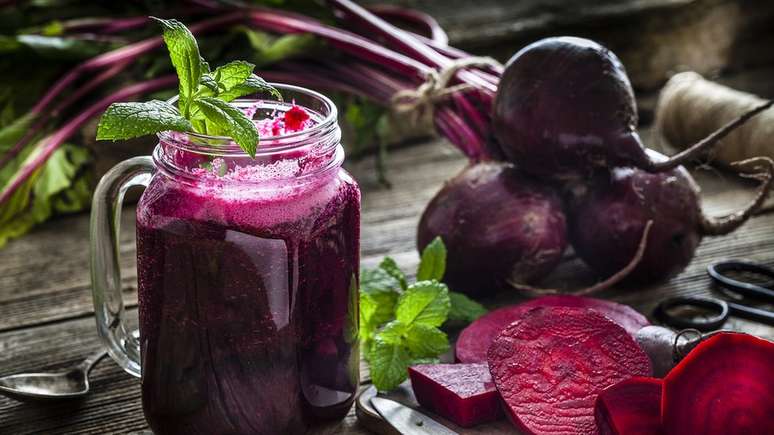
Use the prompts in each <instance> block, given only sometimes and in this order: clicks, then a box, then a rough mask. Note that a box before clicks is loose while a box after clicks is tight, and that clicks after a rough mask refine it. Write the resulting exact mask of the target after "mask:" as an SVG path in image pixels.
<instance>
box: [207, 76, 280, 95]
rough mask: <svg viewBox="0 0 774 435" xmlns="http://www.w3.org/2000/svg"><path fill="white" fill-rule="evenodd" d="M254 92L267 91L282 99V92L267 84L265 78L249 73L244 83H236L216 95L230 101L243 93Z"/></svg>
mask: <svg viewBox="0 0 774 435" xmlns="http://www.w3.org/2000/svg"><path fill="white" fill-rule="evenodd" d="M256 93H267V94H270V95H271V96H273V97H275V98H277V99H278V100H280V101H282V94H280V92H279V91H278V90H277V88H275V87H274V86H272V85H270V84H268V83H267V82H266V80H264V79H262V78H260V77H258V76H257V75H255V74H251V75H250V77H248V78H247V80H245V81H244V83H241V84H238V85H236V86H234V87H233V88H231V89H229V90H226V91H222V92H221V93H220V94H219V95H218V98H220V99H221V100H223V101H231V100H234V99H236V98H239V97H242V96H245V95H250V94H256Z"/></svg>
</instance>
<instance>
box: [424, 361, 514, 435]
mask: <svg viewBox="0 0 774 435" xmlns="http://www.w3.org/2000/svg"><path fill="white" fill-rule="evenodd" d="M409 377H410V378H411V388H412V389H413V390H414V395H415V396H416V398H417V402H419V404H420V405H422V406H424V407H425V408H427V409H429V410H431V411H433V412H435V413H436V414H439V415H441V416H443V417H446V418H448V419H449V420H451V421H453V422H454V423H455V424H457V425H459V426H462V427H472V426H475V425H477V424H481V423H486V422H490V421H495V420H498V419H500V418H502V416H503V412H502V407H501V406H500V394H499V393H498V392H497V390H496V389H495V386H494V383H493V382H492V377H491V375H490V374H489V368H488V367H487V365H486V364H419V365H415V366H412V367H409Z"/></svg>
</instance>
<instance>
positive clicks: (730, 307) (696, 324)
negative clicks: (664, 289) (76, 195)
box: [655, 296, 774, 332]
mask: <svg viewBox="0 0 774 435" xmlns="http://www.w3.org/2000/svg"><path fill="white" fill-rule="evenodd" d="M675 307H697V308H706V309H709V310H711V311H712V312H714V313H717V314H715V315H714V316H711V317H710V318H708V319H694V318H691V317H682V316H679V315H674V314H672V313H670V312H669V310H671V309H673V308H675ZM655 314H656V317H658V318H659V320H661V321H662V322H664V323H666V324H667V325H670V326H674V327H675V328H681V329H686V328H693V329H698V330H699V331H704V332H706V331H713V330H715V329H720V327H721V326H723V324H724V323H725V322H726V320H728V317H729V316H731V315H733V316H736V317H742V318H745V319H748V320H755V321H757V322H761V323H765V324H767V325H774V312H771V311H767V310H763V309H760V308H755V307H749V306H747V305H742V304H737V303H734V302H726V301H724V300H722V299H717V298H700V297H687V296H678V297H674V298H669V299H665V300H663V301H661V303H660V304H658V306H657V307H656V311H655Z"/></svg>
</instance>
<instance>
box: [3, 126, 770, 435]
mask: <svg viewBox="0 0 774 435" xmlns="http://www.w3.org/2000/svg"><path fill="white" fill-rule="evenodd" d="M464 165H465V161H464V159H463V158H462V157H461V156H460V155H459V154H458V153H457V152H456V151H454V150H453V149H451V148H450V147H449V146H448V145H447V144H446V143H445V142H443V141H431V142H429V143H426V144H423V145H421V146H413V147H408V148H403V149H399V150H394V151H393V152H392V153H391V154H390V157H389V168H390V172H389V176H390V179H391V181H392V182H393V187H392V189H386V188H384V187H381V186H379V184H378V183H377V181H376V177H375V172H374V169H373V162H372V161H371V160H370V159H367V160H363V161H360V162H357V163H354V164H351V165H349V169H350V170H351V172H352V173H353V174H354V175H355V176H356V178H357V179H358V180H359V182H360V184H361V187H362V189H363V192H364V194H363V233H362V248H363V249H362V252H363V258H362V260H363V265H365V266H373V265H374V264H376V263H377V262H378V261H379V260H380V259H381V257H382V256H384V255H387V254H389V255H391V256H393V257H394V258H395V259H396V260H397V262H398V263H399V264H400V265H401V267H403V268H404V269H405V270H406V271H408V272H413V271H414V270H415V268H416V265H417V262H418V255H417V253H416V251H415V247H414V243H415V240H414V238H415V228H416V223H417V221H418V218H419V215H420V214H421V212H422V209H423V207H424V205H425V204H426V203H427V201H428V200H429V199H430V198H431V197H432V196H433V194H434V193H435V192H436V191H437V190H438V188H439V187H440V186H441V184H442V183H443V181H444V180H445V179H446V178H448V177H450V176H451V175H453V174H455V173H456V172H457V171H459V170H460V169H461V168H462V167H463V166H464ZM697 175H698V178H699V181H700V183H701V184H702V185H703V187H704V190H705V208H706V209H707V210H708V211H709V212H712V213H725V212H728V211H729V210H731V209H733V208H734V207H737V206H738V205H739V204H742V203H743V202H744V201H745V200H746V199H747V198H749V195H750V192H751V190H752V188H751V186H750V185H747V184H741V183H739V182H737V181H736V180H734V178H733V177H732V176H730V175H727V174H717V173H714V172H711V171H698V172H697ZM133 222H134V219H133V212H132V210H130V209H127V211H126V212H125V214H124V226H123V231H122V235H121V249H120V250H121V253H122V256H123V260H124V263H123V268H122V271H123V282H124V294H125V300H126V302H127V303H128V304H129V305H130V306H135V305H136V301H135V298H136V284H135V279H136V272H135V271H134V260H133V259H132V257H133V255H134V232H133ZM87 240H88V216H87V215H76V216H70V217H66V218H62V219H58V220H56V221H52V222H49V223H48V224H45V225H43V226H42V227H40V228H39V229H37V230H36V231H35V232H33V233H32V234H30V235H29V236H26V237H24V238H22V239H19V240H16V241H13V242H11V243H10V244H9V245H8V246H7V248H5V249H3V250H0V373H1V374H10V373H15V372H19V371H28V370H38V369H58V368H62V367H65V366H67V365H68V364H72V363H75V362H77V361H79V360H80V359H81V358H83V357H84V356H86V355H88V354H89V353H90V352H91V351H93V350H94V349H96V348H98V346H99V343H98V339H97V335H96V331H95V326H94V319H93V316H92V310H93V309H92V303H91V294H90V285H89V272H88V258H87V255H88V252H87V249H88V244H87ZM722 257H745V258H752V259H756V260H758V261H761V262H763V263H766V264H769V265H773V266H774V214H769V215H764V216H761V217H758V218H756V219H753V220H752V221H751V222H749V223H748V224H747V225H746V226H745V227H744V228H742V229H741V230H740V231H738V232H736V233H734V234H732V235H729V236H726V237H718V238H712V239H705V241H704V243H703V244H702V245H701V247H700V248H699V251H698V254H697V257H696V259H695V260H694V262H693V263H692V264H691V266H690V267H689V268H688V270H686V271H685V272H684V273H683V274H681V275H680V276H678V277H676V278H675V279H673V280H671V281H669V282H668V283H666V284H663V285H659V286H656V287H654V288H650V289H637V290H631V289H629V290H613V291H610V292H608V293H607V294H604V295H603V296H605V297H609V298H611V299H615V300H618V301H621V302H624V303H628V304H631V305H632V306H634V307H635V308H637V309H639V310H641V311H642V312H643V313H646V314H649V313H650V312H651V310H652V308H653V306H654V305H655V303H656V302H657V301H658V300H660V299H661V298H663V297H666V296H668V295H702V294H708V293H709V292H710V288H709V280H708V279H707V277H706V276H705V273H704V268H705V267H706V265H707V263H708V262H709V261H711V260H714V259H718V258H722ZM595 279H596V278H595V277H593V276H592V275H591V274H590V273H589V272H588V270H587V269H586V268H585V267H584V266H583V264H581V262H580V261H578V260H574V259H572V255H568V260H567V261H566V262H564V263H563V264H562V265H561V266H560V267H559V268H558V269H557V271H556V272H555V273H554V274H553V275H552V276H551V278H550V279H549V280H548V281H547V282H546V283H544V284H545V285H546V286H556V287H563V288H575V287H578V286H582V285H584V284H585V283H588V282H593V281H594V280H595ZM517 299H519V295H518V294H516V293H515V292H505V293H504V294H501V295H500V296H499V297H497V298H495V299H492V300H489V301H486V302H487V303H488V304H489V305H491V306H497V305H503V304H506V303H512V302H513V301H515V300H517ZM727 326H729V327H732V328H735V329H739V330H745V331H749V332H752V333H756V334H758V335H762V336H767V337H769V338H774V329H772V328H768V327H762V326H760V325H758V324H755V323H751V322H743V321H740V320H737V319H734V321H733V322H731V323H730V324H729V325H727ZM361 372H362V373H361V377H362V379H363V380H367V369H366V367H365V365H363V366H362V370H361ZM92 388H93V393H92V394H91V395H89V396H88V397H87V398H85V399H84V400H82V401H76V402H63V403H46V404H29V403H19V402H15V401H12V400H10V399H6V398H2V397H0V434H104V433H142V431H145V430H147V426H146V424H145V421H144V419H143V415H142V407H141V403H140V392H139V381H138V380H136V379H134V378H131V377H129V376H128V375H126V374H124V372H123V371H121V370H120V369H119V368H118V367H117V366H116V365H115V364H114V363H113V362H112V361H109V360H108V361H103V362H102V363H100V364H99V365H98V366H97V367H96V368H95V370H94V371H93V373H92ZM313 433H315V434H363V433H365V430H364V429H363V428H362V427H360V426H359V425H358V424H357V421H356V419H355V417H354V411H352V412H350V414H349V415H348V416H347V418H346V419H344V420H343V421H341V422H336V423H331V424H329V425H326V426H324V427H321V428H318V429H316V430H315V431H314V432H313Z"/></svg>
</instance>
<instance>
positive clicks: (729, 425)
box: [661, 333, 774, 435]
mask: <svg viewBox="0 0 774 435" xmlns="http://www.w3.org/2000/svg"><path fill="white" fill-rule="evenodd" d="M663 395H664V396H663V400H662V403H661V406H662V408H661V416H662V422H663V425H664V433H665V434H667V435H669V434H678V435H686V434H704V435H715V434H718V435H719V434H746V435H750V434H771V433H772V431H773V430H774V343H772V342H770V341H767V340H764V339H761V338H757V337H753V336H752V335H747V334H737V333H719V334H717V335H714V336H712V337H710V338H708V339H706V340H705V341H703V342H702V343H700V344H699V345H698V346H696V348H694V349H693V350H692V351H691V352H690V353H688V355H687V356H686V357H685V358H684V359H683V360H682V361H681V362H680V364H678V365H677V366H676V367H675V368H674V369H672V371H671V372H669V374H668V375H667V376H666V377H665V378H664V390H663Z"/></svg>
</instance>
